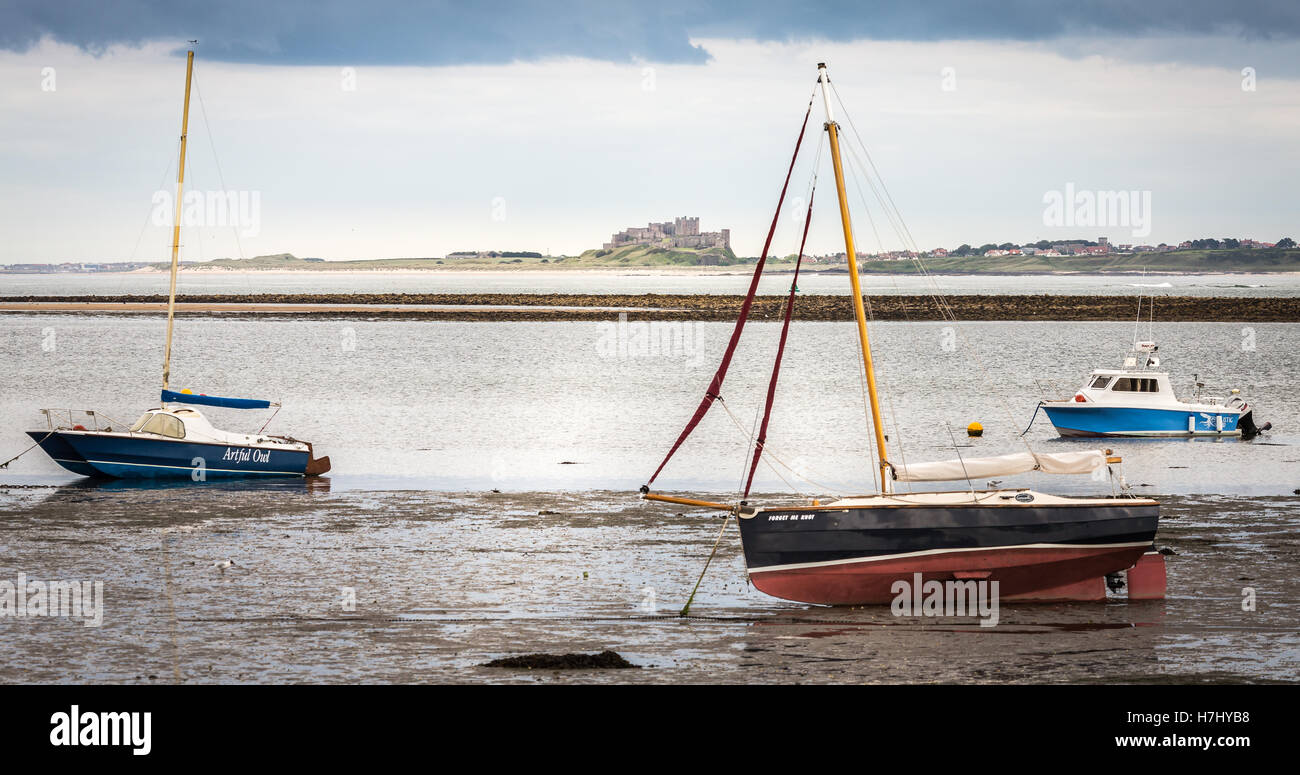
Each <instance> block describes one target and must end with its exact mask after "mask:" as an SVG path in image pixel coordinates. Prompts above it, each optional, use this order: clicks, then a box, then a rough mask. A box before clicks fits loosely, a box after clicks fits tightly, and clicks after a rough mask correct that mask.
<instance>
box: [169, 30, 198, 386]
mask: <svg viewBox="0 0 1300 775" xmlns="http://www.w3.org/2000/svg"><path fill="white" fill-rule="evenodd" d="M193 76H194V52H193V51H190V52H189V56H187V57H186V59H185V108H184V110H183V111H182V112H181V158H180V163H179V164H177V165H176V220H174V221H173V222H172V277H171V286H170V287H169V288H168V290H167V348H166V352H165V353H164V355H163V378H162V386H163V390H166V389H167V386H168V384H169V383H170V382H171V376H172V323H173V322H174V321H175V319H176V272H177V270H178V269H179V268H180V255H181V197H182V194H183V192H184V188H185V140H186V137H187V135H189V130H190V81H191V79H192V78H193Z"/></svg>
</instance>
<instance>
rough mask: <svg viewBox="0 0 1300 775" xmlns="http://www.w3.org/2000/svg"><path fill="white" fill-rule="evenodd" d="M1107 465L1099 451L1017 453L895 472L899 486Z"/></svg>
mask: <svg viewBox="0 0 1300 775" xmlns="http://www.w3.org/2000/svg"><path fill="white" fill-rule="evenodd" d="M1104 465H1106V453H1104V452H1102V451H1101V450H1099V449H1091V450H1088V451H1087V452H1056V453H1051V454H1049V453H1046V452H1040V453H1037V454H1034V453H1032V452H1016V453H1014V454H1011V455H998V456H997V457H968V458H962V459H960V460H938V461H935V462H933V463H915V464H913V465H910V466H899V467H897V468H895V469H894V478H895V479H897V480H898V481H900V482H952V481H956V480H958V479H982V478H984V477H988V476H1011V475H1013V474H1023V473H1025V472H1027V471H1034V470H1038V471H1042V472H1043V473H1045V474H1090V473H1092V472H1093V471H1094V470H1095V469H1096V468H1097V467H1099V466H1104Z"/></svg>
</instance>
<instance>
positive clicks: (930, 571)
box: [750, 542, 1150, 605]
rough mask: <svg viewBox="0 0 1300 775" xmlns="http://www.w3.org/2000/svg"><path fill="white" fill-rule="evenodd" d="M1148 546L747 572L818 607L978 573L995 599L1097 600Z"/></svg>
mask: <svg viewBox="0 0 1300 775" xmlns="http://www.w3.org/2000/svg"><path fill="white" fill-rule="evenodd" d="M1148 548H1150V543H1149V542H1143V543H1134V544H1109V545H1107V544H1086V545H1071V546H1066V545H1033V544H1028V545H1021V546H1003V547H995V548H989V549H975V550H960V549H958V550H951V549H948V550H942V551H935V552H917V553H914V554H911V555H890V556H889V557H885V558H869V559H863V560H849V561H833V562H830V563H825V564H820V563H810V564H808V565H805V566H801V567H794V566H789V565H787V566H782V567H779V568H761V569H756V570H751V571H750V580H751V581H752V582H753V584H754V586H755V587H756V588H757V589H758V590H759V591H761V592H764V593H766V594H768V595H772V596H773V597H779V598H783V599H785V600H793V601H796V602H799V603H813V604H819V605H876V604H889V603H892V602H893V601H894V599H895V598H896V597H897V593H896V592H895V589H894V584H895V582H897V581H906V582H908V583H909V584H911V583H912V581H913V578H914V577H913V574H915V573H920V574H922V577H923V578H924V579H925V580H926V581H931V580H934V581H946V580H949V579H955V578H979V579H987V580H989V581H997V582H998V584H999V589H998V596H999V598H1000V599H1002V600H1006V601H1014V600H1042V601H1047V600H1099V599H1102V598H1104V597H1105V587H1104V586H1103V585H1102V584H1101V577H1103V576H1105V575H1106V574H1108V573H1116V572H1119V571H1122V570H1125V569H1126V568H1130V567H1132V566H1133V565H1134V564H1135V563H1136V562H1137V561H1138V560H1139V559H1140V558H1141V556H1142V554H1143V553H1144V552H1145V551H1146V550H1147V549H1148Z"/></svg>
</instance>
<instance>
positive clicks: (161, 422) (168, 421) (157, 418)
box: [140, 413, 185, 439]
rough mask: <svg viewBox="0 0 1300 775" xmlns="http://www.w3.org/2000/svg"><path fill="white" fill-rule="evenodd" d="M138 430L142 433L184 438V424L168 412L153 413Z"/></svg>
mask: <svg viewBox="0 0 1300 775" xmlns="http://www.w3.org/2000/svg"><path fill="white" fill-rule="evenodd" d="M140 431H141V432H142V433H156V434H158V435H159V436H170V437H171V438H173V439H183V438H185V424H184V423H182V422H181V421H180V420H178V419H176V418H175V417H172V416H171V415H170V414H157V413H155V414H154V416H153V417H152V418H150V419H149V422H147V423H145V424H144V427H143V428H141V429H140Z"/></svg>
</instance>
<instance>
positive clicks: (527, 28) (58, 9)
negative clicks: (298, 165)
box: [0, 0, 1300, 65]
mask: <svg viewBox="0 0 1300 775" xmlns="http://www.w3.org/2000/svg"><path fill="white" fill-rule="evenodd" d="M1203 34H1212V35H1222V36H1229V37H1242V38H1246V39H1283V40H1295V39H1297V38H1300V4H1297V3H1295V2H1293V0H1275V1H1273V2H1268V1H1265V0H1237V1H1236V2H1211V1H1210V0H1145V1H1144V0H1131V1H1130V2H1118V1H1116V0H1074V1H1073V2H1044V1H1043V0H1007V1H1006V2H971V1H968V0H937V1H936V2H926V3H922V2H917V1H913V2H879V1H874V2H873V1H871V0H865V1H859V2H845V1H843V0H812V1H810V2H800V0H780V1H774V0H760V1H759V2H749V3H746V2H724V1H721V0H712V1H709V0H705V1H703V2H701V0H658V1H657V2H650V1H646V2H619V1H618V0H570V1H569V2H537V1H532V2H530V1H529V0H495V1H494V2H492V1H490V2H472V3H471V2H447V1H446V0H441V1H440V0H431V1H427V2H396V1H395V0H319V1H317V2H311V1H309V0H275V1H274V2H268V1H267V0H262V1H261V2H254V1H252V0H231V1H230V2H217V1H216V0H202V1H198V2H196V1H193V0H168V1H167V2H162V1H161V0H119V2H113V3H107V2H103V1H102V0H56V1H54V2H51V0H43V1H33V0H10V1H9V2H5V3H4V4H3V6H2V7H0V48H3V49H9V50H17V51H22V50H25V49H27V48H29V47H30V46H32V45H33V44H35V43H36V42H38V41H39V40H41V39H42V38H43V37H50V38H53V39H55V40H58V41H60V42H64V43H70V44H73V45H76V46H79V47H81V48H83V49H86V50H87V51H91V52H99V51H102V50H103V49H105V48H106V47H108V46H110V45H113V44H119V43H125V44H139V43H143V42H146V41H155V40H164V41H166V40H174V41H177V43H178V47H179V46H181V45H183V42H184V41H185V40H186V39H190V38H198V39H199V40H200V46H201V50H202V52H203V55H204V56H205V57H206V58H208V59H217V60H224V61H231V62H256V63H261V64H286V65H289V64H340V63H346V64H376V65H452V64H477V63H504V62H512V61H527V60H537V59H543V58H546V57H556V56H580V57H586V58H590V59H598V60H605V61H613V62H626V61H635V60H646V61H652V62H665V63H698V62H704V61H706V60H707V59H708V52H706V51H704V50H703V49H701V48H698V47H695V46H692V45H691V43H690V37H691V36H692V35H695V36H701V37H720V38H757V39H760V40H777V41H783V40H791V39H799V38H807V37H819V38H829V39H832V40H854V39H875V40H917V41H925V40H945V39H958V40H1020V41H1042V40H1051V39H1055V38H1061V37H1065V36H1088V35H1096V36H1101V37H1106V38H1117V37H1118V38H1128V37H1136V36H1178V35H1203ZM1188 58H1189V59H1195V52H1189V53H1188Z"/></svg>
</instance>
